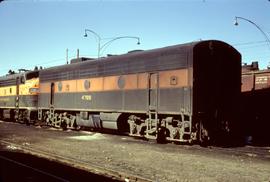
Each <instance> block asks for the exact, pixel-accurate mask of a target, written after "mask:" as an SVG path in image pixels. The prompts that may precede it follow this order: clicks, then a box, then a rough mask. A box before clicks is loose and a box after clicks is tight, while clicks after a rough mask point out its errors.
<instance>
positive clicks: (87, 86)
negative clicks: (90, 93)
mask: <svg viewBox="0 0 270 182" xmlns="http://www.w3.org/2000/svg"><path fill="white" fill-rule="evenodd" d="M84 89H85V90H89V89H90V81H89V80H84Z"/></svg>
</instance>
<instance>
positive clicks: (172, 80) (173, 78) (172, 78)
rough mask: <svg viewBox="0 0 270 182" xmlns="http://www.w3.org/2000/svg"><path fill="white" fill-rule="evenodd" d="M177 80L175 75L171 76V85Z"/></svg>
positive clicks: (175, 83)
mask: <svg viewBox="0 0 270 182" xmlns="http://www.w3.org/2000/svg"><path fill="white" fill-rule="evenodd" d="M177 82H178V78H177V76H171V78H170V84H171V85H177Z"/></svg>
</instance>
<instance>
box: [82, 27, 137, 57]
mask: <svg viewBox="0 0 270 182" xmlns="http://www.w3.org/2000/svg"><path fill="white" fill-rule="evenodd" d="M87 32H90V33H92V34H93V35H94V36H95V38H96V40H97V42H98V58H99V57H100V53H101V51H102V49H104V48H105V47H106V46H108V45H110V44H111V43H112V42H113V41H115V40H118V39H124V38H129V39H137V44H138V45H140V38H139V37H135V36H121V37H114V38H111V40H109V41H107V42H105V43H104V44H101V41H102V40H104V39H102V38H101V36H100V35H99V34H97V33H96V32H95V31H93V30H90V29H85V30H84V33H85V34H84V37H87V36H88V35H87Z"/></svg>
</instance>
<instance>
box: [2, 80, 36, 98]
mask: <svg viewBox="0 0 270 182" xmlns="http://www.w3.org/2000/svg"><path fill="white" fill-rule="evenodd" d="M38 87H39V79H38V78H34V79H31V80H26V82H25V84H20V85H19V95H37V93H31V92H30V88H38ZM16 90H17V87H16V85H12V86H6V87H0V96H15V95H16Z"/></svg>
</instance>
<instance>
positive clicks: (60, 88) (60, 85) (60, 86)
mask: <svg viewBox="0 0 270 182" xmlns="http://www.w3.org/2000/svg"><path fill="white" fill-rule="evenodd" d="M62 88H63V85H62V82H59V83H58V91H59V92H61V91H62Z"/></svg>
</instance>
